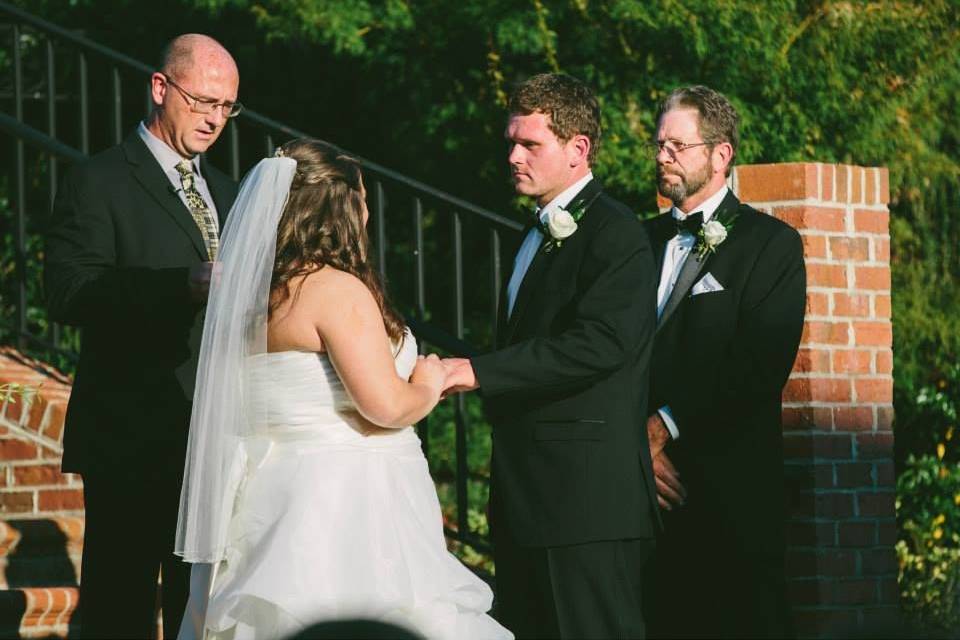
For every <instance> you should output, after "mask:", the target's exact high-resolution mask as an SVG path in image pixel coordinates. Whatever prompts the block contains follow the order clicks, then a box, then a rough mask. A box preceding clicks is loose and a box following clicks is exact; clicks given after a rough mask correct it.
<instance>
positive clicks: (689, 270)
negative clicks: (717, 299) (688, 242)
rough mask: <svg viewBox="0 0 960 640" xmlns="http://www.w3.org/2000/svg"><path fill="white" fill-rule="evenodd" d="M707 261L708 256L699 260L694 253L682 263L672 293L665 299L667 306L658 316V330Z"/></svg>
mask: <svg viewBox="0 0 960 640" xmlns="http://www.w3.org/2000/svg"><path fill="white" fill-rule="evenodd" d="M709 261H710V256H709V255H707V256H704V257H703V259H701V258H700V256H698V255H697V254H696V253H694V254H691V255H690V256H689V257H688V258H687V260H686V262H684V263H683V267H681V268H680V275H679V276H678V277H677V283H676V284H675V285H674V287H673V291H671V292H670V297H669V298H667V304H666V306H665V307H664V308H663V313H661V314H660V320H658V321H657V329H658V330H659V329H660V327H662V326H663V325H665V324H666V323H667V320H669V319H670V316H671V315H673V312H674V311H675V310H676V308H677V307H678V306H680V302H681V301H682V300H683V299H684V297H686V295H687V292H688V291H689V290H690V287H692V286H693V283H694V282H695V281H696V279H697V276H698V275H700V272H701V271H703V267H704V265H706V264H707V262H709Z"/></svg>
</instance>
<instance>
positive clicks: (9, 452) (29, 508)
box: [0, 347, 83, 520]
mask: <svg viewBox="0 0 960 640" xmlns="http://www.w3.org/2000/svg"><path fill="white" fill-rule="evenodd" d="M9 382H18V383H21V384H26V385H30V386H34V387H36V386H39V388H40V394H39V396H38V397H36V398H34V399H33V400H32V401H28V402H23V401H22V400H21V399H17V401H16V402H13V401H12V400H7V401H6V402H4V403H2V404H0V518H2V519H4V520H13V519H27V518H31V519H32V518H37V517H45V516H52V515H82V514H83V484H82V482H81V480H80V477H79V476H77V475H74V474H69V473H68V474H62V473H60V457H61V455H62V453H63V447H62V441H63V418H64V415H65V414H66V408H67V398H68V397H69V395H70V381H69V379H68V378H66V377H65V376H63V375H62V374H60V373H59V372H57V371H55V370H53V369H51V368H50V367H49V366H48V365H46V364H44V363H42V362H38V361H35V360H31V359H29V358H27V357H26V356H23V355H21V354H20V353H19V352H18V351H16V350H15V349H13V348H11V347H0V384H4V383H9Z"/></svg>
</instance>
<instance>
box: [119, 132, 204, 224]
mask: <svg viewBox="0 0 960 640" xmlns="http://www.w3.org/2000/svg"><path fill="white" fill-rule="evenodd" d="M137 133H138V134H139V135H140V139H141V140H143V144H145V145H147V149H149V150H150V153H151V155H153V157H154V158H156V160H157V164H159V165H160V168H161V169H163V172H164V173H165V174H166V175H167V180H169V181H170V186H171V187H173V190H174V191H175V192H176V194H177V196H178V197H179V198H180V201H181V202H182V203H183V206H185V207H186V208H187V211H189V210H190V205H189V204H187V196H186V194H185V193H184V192H183V181H182V179H181V178H180V172H179V171H177V165H178V164H180V162H181V161H182V160H183V158H181V157H180V154H179V153H177V152H176V151H174V150H173V149H171V148H170V147H168V146H167V143H166V142H164V141H163V140H161V139H160V138H158V137H157V136H155V135H153V133H151V132H150V130H149V129H147V127H146V125H145V124H143V122H141V123H140V126H139V127H137ZM190 164H192V165H193V184H194V185H195V186H196V187H197V190H198V191H199V192H200V195H201V196H203V201H204V202H205V203H206V205H207V207H209V208H210V211H211V212H212V213H213V217H212V219H213V224H214V225H215V226H218V225H219V224H220V221H219V220H218V219H217V205H216V204H215V203H214V202H213V196H211V195H210V188H209V187H207V181H206V180H204V179H203V174H202V173H200V156H193V159H192V160H190ZM218 231H219V229H218Z"/></svg>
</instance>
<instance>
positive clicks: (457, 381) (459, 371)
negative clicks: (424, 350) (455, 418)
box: [417, 354, 480, 399]
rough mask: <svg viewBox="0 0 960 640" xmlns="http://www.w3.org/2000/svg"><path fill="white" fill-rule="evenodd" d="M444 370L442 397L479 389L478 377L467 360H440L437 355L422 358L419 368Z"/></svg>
mask: <svg viewBox="0 0 960 640" xmlns="http://www.w3.org/2000/svg"><path fill="white" fill-rule="evenodd" d="M437 365H439V367H438V368H442V371H443V375H444V379H443V385H442V387H441V393H440V397H441V399H442V398H446V397H447V396H449V395H451V394H454V393H462V392H465V391H473V390H474V389H477V388H479V386H480V385H479V384H478V383H477V376H476V375H475V374H474V372H473V365H471V364H470V360H469V359H467V358H443V359H440V358H438V357H437V356H436V355H435V354H430V355H428V356H420V358H419V361H418V363H417V366H418V367H422V366H431V367H437Z"/></svg>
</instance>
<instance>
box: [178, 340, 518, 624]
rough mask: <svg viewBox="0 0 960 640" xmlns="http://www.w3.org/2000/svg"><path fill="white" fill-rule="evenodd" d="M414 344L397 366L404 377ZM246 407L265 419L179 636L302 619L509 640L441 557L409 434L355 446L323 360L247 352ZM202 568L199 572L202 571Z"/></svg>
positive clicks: (477, 592)
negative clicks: (218, 552)
mask: <svg viewBox="0 0 960 640" xmlns="http://www.w3.org/2000/svg"><path fill="white" fill-rule="evenodd" d="M416 357H417V347H416V341H415V340H414V339H413V336H412V335H411V334H410V333H409V332H408V333H407V336H406V338H405V339H404V341H403V343H402V345H401V348H400V350H399V353H398V354H397V356H396V368H397V373H398V374H399V375H400V376H402V377H404V378H407V377H409V375H410V372H411V371H412V370H413V367H414V365H415V363H416ZM249 371H250V384H249V386H248V388H249V389H251V390H252V398H251V401H252V402H254V403H262V404H261V408H265V409H266V410H267V415H268V416H269V418H268V423H267V425H266V426H265V427H264V429H263V432H262V433H258V434H256V435H254V436H252V437H248V438H245V439H244V440H243V444H242V448H243V454H244V455H243V457H244V465H243V466H244V472H243V479H242V480H241V482H240V485H239V489H238V491H237V497H236V501H235V504H234V509H233V516H232V519H231V521H230V525H229V533H228V537H227V547H226V549H227V550H226V560H225V561H224V562H222V563H220V565H219V566H218V567H217V569H216V571H215V572H214V575H215V577H214V580H213V584H212V587H211V588H210V591H209V599H208V600H207V601H206V602H202V600H203V596H204V595H206V594H198V593H196V591H197V590H198V589H202V588H203V587H202V586H201V585H202V584H203V583H204V580H203V576H205V575H208V573H207V574H204V573H203V571H204V565H195V568H194V578H193V580H192V582H194V585H193V592H192V593H191V602H190V605H189V606H188V610H187V613H186V615H185V617H184V626H183V628H182V629H181V633H180V638H181V639H182V638H187V637H191V636H195V635H199V634H198V631H199V629H196V628H194V629H192V630H191V629H190V628H189V627H190V620H191V618H193V620H194V624H196V623H197V622H199V621H200V620H203V619H204V616H203V612H202V611H203V609H204V606H205V609H206V615H205V621H204V625H203V626H204V627H205V632H204V633H205V635H206V637H208V638H233V639H234V640H243V639H246V638H256V639H261V638H263V639H266V638H270V639H276V638H283V637H285V636H289V635H291V634H294V633H296V632H298V631H300V630H302V629H304V628H306V627H308V626H310V625H312V624H314V623H317V622H321V621H333V620H343V619H356V618H362V619H373V620H379V621H385V622H389V623H393V624H399V625H400V626H403V627H405V628H408V629H411V630H413V631H415V632H416V633H419V634H421V635H423V636H425V637H426V638H430V639H451V640H453V639H458V640H459V639H468V638H478V639H479V638H484V639H486V638H491V639H492V638H497V639H499V638H512V637H513V635H512V634H511V633H510V632H509V631H507V630H506V629H505V628H504V627H502V626H501V625H499V624H498V623H497V622H496V621H495V620H494V619H493V618H491V617H490V616H488V615H487V614H486V611H488V610H489V609H490V606H491V603H492V600H493V595H492V593H491V590H490V588H489V587H488V586H487V584H486V583H484V582H483V581H482V580H480V579H479V578H477V577H476V576H475V575H474V574H473V573H471V572H470V571H469V570H468V569H467V568H466V567H465V566H464V565H462V564H461V563H460V562H459V561H458V560H457V559H456V558H455V557H454V556H453V555H451V554H450V553H449V552H448V551H447V548H446V543H445V540H444V536H443V530H442V522H441V514H440V504H439V501H438V499H437V493H436V489H435V487H434V485H433V481H432V479H431V477H430V474H429V471H428V468H427V461H426V459H425V458H424V455H423V452H422V450H421V448H420V440H419V438H418V437H417V434H416V432H415V431H414V429H413V428H412V427H406V428H403V429H397V430H396V431H395V432H393V433H390V434H387V435H372V436H363V435H361V434H360V433H359V432H358V431H356V430H355V429H354V428H352V427H351V426H350V425H349V424H348V423H347V422H346V421H345V420H344V419H343V418H342V417H341V415H340V413H341V412H342V411H344V410H349V409H351V408H353V404H352V402H351V400H350V398H349V396H348V395H347V393H346V391H345V390H344V388H343V384H342V382H341V381H340V379H339V377H338V376H337V373H336V371H335V370H334V368H333V366H332V365H331V363H330V360H329V359H328V358H327V357H326V356H325V355H323V354H319V353H308V352H299V351H282V352H276V353H265V354H260V355H257V356H253V357H252V360H251V362H250V363H249ZM205 567H206V571H207V572H209V567H210V565H205Z"/></svg>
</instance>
